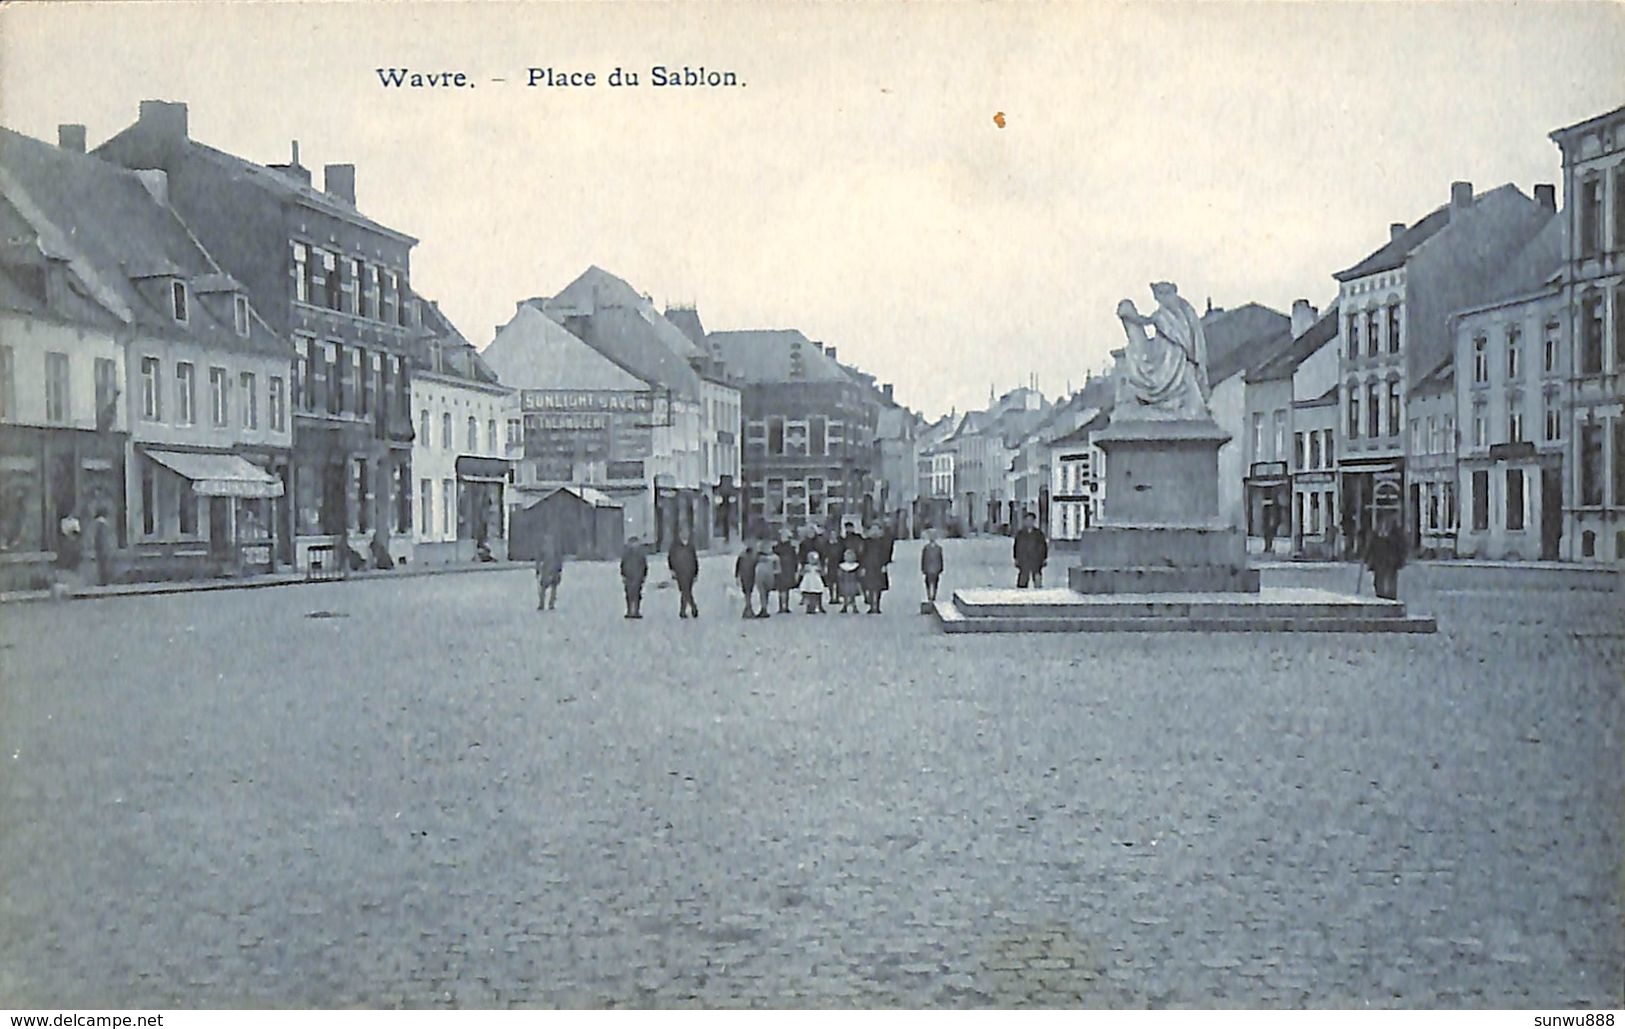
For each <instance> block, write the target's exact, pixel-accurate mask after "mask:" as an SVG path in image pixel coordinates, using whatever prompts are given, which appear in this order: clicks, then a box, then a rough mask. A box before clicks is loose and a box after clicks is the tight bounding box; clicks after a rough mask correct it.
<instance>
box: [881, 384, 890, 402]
mask: <svg viewBox="0 0 1625 1029" xmlns="http://www.w3.org/2000/svg"><path fill="white" fill-rule="evenodd" d="M891 386H892V384H891V383H889V382H888V383H886V384H885V385H883V386H881V387H880V395H881V396H883V397H885V398H886V403H888V404H890V403H892V392H891Z"/></svg>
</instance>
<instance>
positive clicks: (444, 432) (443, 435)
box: [440, 411, 451, 450]
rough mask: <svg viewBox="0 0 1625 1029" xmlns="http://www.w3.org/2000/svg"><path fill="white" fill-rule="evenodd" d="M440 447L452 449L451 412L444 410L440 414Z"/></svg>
mask: <svg viewBox="0 0 1625 1029" xmlns="http://www.w3.org/2000/svg"><path fill="white" fill-rule="evenodd" d="M440 449H441V450H450V449H451V412H450V411H444V412H442V413H441V415H440Z"/></svg>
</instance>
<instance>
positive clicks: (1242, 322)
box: [1202, 303, 1292, 386]
mask: <svg viewBox="0 0 1625 1029" xmlns="http://www.w3.org/2000/svg"><path fill="white" fill-rule="evenodd" d="M1202 328H1203V330H1204V331H1205V333H1206V336H1207V362H1208V373H1207V377H1208V383H1209V385H1211V386H1217V385H1218V384H1219V383H1221V382H1223V381H1224V380H1226V379H1228V378H1229V377H1230V376H1232V375H1235V374H1236V373H1237V372H1241V371H1245V370H1246V369H1248V368H1251V367H1253V366H1254V365H1255V364H1258V363H1259V362H1261V361H1264V360H1266V359H1267V358H1269V357H1272V356H1274V354H1275V353H1276V350H1277V349H1278V348H1284V347H1285V346H1287V345H1288V344H1289V343H1290V342H1291V335H1292V319H1290V318H1288V317H1287V316H1286V315H1284V314H1282V313H1281V312H1279V311H1275V310H1271V309H1270V308H1268V307H1265V306H1264V305H1262V304H1254V303H1248V304H1243V305H1242V306H1241V307H1238V308H1235V309H1234V310H1228V311H1214V312H1213V313H1212V314H1209V315H1204V316H1203V318H1202Z"/></svg>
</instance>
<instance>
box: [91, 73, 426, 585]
mask: <svg viewBox="0 0 1625 1029" xmlns="http://www.w3.org/2000/svg"><path fill="white" fill-rule="evenodd" d="M290 150H291V154H290V158H289V160H288V162H287V163H286V164H269V165H267V164H259V163H256V162H254V161H250V160H247V159H245V158H242V157H238V156H236V155H234V154H229V153H226V152H225V151H222V150H219V149H216V148H214V147H211V146H208V145H207V144H205V143H202V142H200V141H198V140H196V139H193V138H192V136H191V133H190V127H189V116H188V111H187V106H186V105H185V104H184V103H171V102H167V101H162V100H143V101H142V102H141V107H140V114H139V117H138V119H137V120H136V122H135V123H134V124H133V125H130V126H128V127H127V128H125V129H123V130H122V131H120V132H119V133H117V134H116V135H114V136H113V137H112V138H111V139H109V140H108V141H107V142H105V143H103V144H102V145H101V146H99V147H97V148H96V150H95V155H96V156H97V157H100V158H102V159H103V160H105V161H108V162H111V163H113V164H117V165H121V166H123V167H125V168H131V169H136V170H138V171H140V173H141V174H142V175H143V176H146V177H148V178H149V179H150V180H151V181H153V183H154V184H155V188H157V189H160V190H162V191H163V193H164V194H165V196H166V198H167V202H168V203H169V205H170V206H172V207H173V208H174V209H175V211H176V212H177V213H178V214H179V215H180V216H181V218H182V219H183V220H184V221H185V222H186V225H187V226H188V228H189V229H190V230H191V231H192V232H193V233H195V234H196V236H197V238H198V240H199V241H201V243H202V244H203V245H204V246H206V247H207V248H208V249H209V252H210V253H211V254H213V255H214V257H215V258H216V259H217V260H218V261H219V263H220V265H221V267H222V269H223V270H224V271H225V272H226V273H228V274H229V275H230V276H231V277H232V278H233V279H234V280H236V281H237V282H239V283H241V284H242V286H243V289H244V290H245V291H246V293H247V296H248V299H249V301H250V302H251V304H252V305H253V307H254V310H256V311H257V312H258V313H259V314H260V315H261V316H262V317H263V318H264V319H265V323H266V324H267V325H268V326H269V327H270V329H271V332H272V333H273V334H274V335H275V336H276V337H277V338H278V339H280V340H283V341H285V342H290V343H291V344H292V346H293V350H294V360H293V375H292V379H291V381H290V383H289V388H288V398H287V406H288V410H289V412H290V416H291V420H292V423H293V430H294V442H293V448H294V449H293V456H292V461H291V464H290V469H289V474H288V475H287V476H286V477H285V480H284V481H285V484H286V487H287V494H288V496H289V497H290V503H289V504H288V505H287V515H286V520H287V523H288V524H287V532H286V539H287V542H286V543H285V544H283V545H282V554H281V558H282V560H284V561H286V562H288V563H291V564H295V565H297V566H298V567H300V568H307V567H310V566H312V565H313V564H322V565H328V564H329V563H331V562H333V561H347V560H349V561H353V560H355V559H356V558H358V557H360V558H361V559H363V560H371V561H377V562H378V563H383V562H384V561H386V560H387V561H390V562H393V561H396V560H400V559H403V558H410V557H411V555H412V546H413V534H412V433H413V426H412V409H411V401H410V392H411V371H410V370H411V365H412V351H413V345H414V344H413V340H414V338H415V336H416V334H417V332H418V330H419V328H420V321H419V316H418V310H417V303H416V300H415V298H414V297H413V296H412V292H411V288H410V286H409V285H408V280H409V276H410V270H411V251H412V248H413V247H414V246H415V245H416V244H417V240H416V239H414V238H413V237H411V236H409V235H407V234H406V233H404V232H400V231H399V230H397V229H393V228H390V227H389V226H386V225H383V224H381V223H379V222H377V221H375V220H373V219H372V218H369V217H367V216H366V215H365V214H363V213H362V212H361V210H360V209H359V208H358V207H357V205H356V169H355V166H354V165H351V164H329V165H327V166H326V167H325V169H324V179H323V184H322V188H320V189H318V188H316V187H315V186H314V185H313V184H312V179H311V171H310V169H308V168H306V167H305V166H304V165H302V164H301V163H300V161H299V144H298V142H297V141H295V142H294V143H293V144H292V146H291V148H290ZM283 538H284V536H283V535H281V534H279V536H278V539H279V541H280V540H282V539H283ZM352 555H353V556H352ZM363 555H365V557H363Z"/></svg>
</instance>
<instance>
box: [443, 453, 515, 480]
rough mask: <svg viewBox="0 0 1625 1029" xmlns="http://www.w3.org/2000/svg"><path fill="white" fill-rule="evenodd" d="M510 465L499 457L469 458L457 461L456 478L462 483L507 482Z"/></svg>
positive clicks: (465, 457) (467, 456)
mask: <svg viewBox="0 0 1625 1029" xmlns="http://www.w3.org/2000/svg"><path fill="white" fill-rule="evenodd" d="M511 467H512V465H511V464H510V463H509V462H508V461H505V460H503V459H502V458H500V457H471V456H469V455H466V454H465V455H463V456H462V457H459V458H458V459H457V478H459V479H461V480H462V481H464V482H507V481H508V479H509V471H508V470H509V469H510V468H511Z"/></svg>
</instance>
